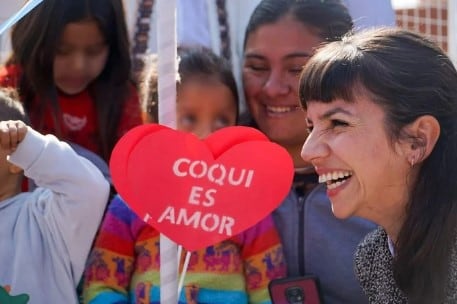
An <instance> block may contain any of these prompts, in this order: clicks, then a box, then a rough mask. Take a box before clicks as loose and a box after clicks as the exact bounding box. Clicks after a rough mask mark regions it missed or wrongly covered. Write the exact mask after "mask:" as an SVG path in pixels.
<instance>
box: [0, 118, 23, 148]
mask: <svg viewBox="0 0 457 304" xmlns="http://www.w3.org/2000/svg"><path fill="white" fill-rule="evenodd" d="M26 133H27V126H26V124H25V123H23V122H22V121H20V120H6V121H0V148H1V149H3V150H6V151H8V152H9V153H11V152H14V151H15V150H16V148H17V145H18V144H19V143H20V142H21V141H22V140H23V139H24V137H25V134H26Z"/></svg>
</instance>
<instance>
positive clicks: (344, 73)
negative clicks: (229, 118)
mask: <svg viewBox="0 0 457 304" xmlns="http://www.w3.org/2000/svg"><path fill="white" fill-rule="evenodd" d="M360 93H362V94H363V93H366V94H369V96H371V98H372V100H373V101H374V102H375V103H376V104H378V105H379V106H380V107H382V108H383V109H384V111H385V113H386V118H385V129H386V133H387V134H388V136H389V137H390V139H391V142H392V144H393V143H394V142H395V141H398V140H407V141H411V143H412V144H415V145H416V146H417V147H423V143H422V142H421V140H420V139H419V138H415V137H412V136H411V135H410V134H407V132H406V131H404V130H405V129H404V127H405V126H407V125H408V124H410V123H412V122H414V121H415V120H416V119H417V118H418V117H421V116H423V115H431V116H433V117H435V118H436V119H437V121H438V122H439V124H440V128H441V133H440V136H439V138H438V141H437V143H436V145H435V147H434V149H433V151H432V152H431V154H430V155H429V156H428V157H427V158H426V159H425V160H424V161H423V162H422V163H421V164H420V169H419V170H420V171H419V174H418V177H417V180H416V181H415V184H414V188H413V190H412V193H411V196H410V198H409V202H408V204H407V207H406V218H405V221H404V223H403V225H402V228H401V230H400V232H399V235H398V239H397V241H396V243H395V258H394V265H393V269H394V277H395V280H396V282H397V284H398V286H399V287H400V289H401V290H402V291H403V292H404V293H405V294H406V295H407V296H408V298H409V302H410V303H443V301H444V291H445V288H446V287H447V279H448V277H449V276H448V272H449V263H450V256H451V248H452V246H455V242H456V223H457V188H456V186H455V181H454V179H453V178H452V177H453V176H457V119H456V117H457V71H456V69H455V67H454V66H453V64H452V62H451V61H450V60H449V58H448V57H447V56H446V55H445V54H444V52H443V51H442V50H441V49H440V48H438V47H437V46H436V45H435V44H434V43H433V42H431V41H429V40H427V39H426V38H424V37H421V36H420V35H418V34H414V33H412V32H408V31H405V30H401V29H378V30H372V31H366V32H364V33H360V34H356V35H354V36H348V37H346V38H344V39H343V40H342V41H338V42H333V43H330V44H328V45H326V46H324V47H323V48H322V49H320V50H319V51H318V52H317V53H316V54H315V55H314V56H313V57H312V58H311V59H310V60H309V61H308V63H307V65H306V66H305V68H304V71H303V73H302V75H301V79H300V92H299V95H300V101H301V103H302V105H303V107H305V108H306V104H307V103H309V102H325V103H328V102H332V101H333V100H335V99H343V100H345V101H347V102H353V101H354V100H355V97H356V96H357V94H360Z"/></svg>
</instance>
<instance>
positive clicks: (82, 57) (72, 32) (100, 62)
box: [53, 21, 109, 95]
mask: <svg viewBox="0 0 457 304" xmlns="http://www.w3.org/2000/svg"><path fill="white" fill-rule="evenodd" d="M108 53H109V47H108V45H107V43H106V41H105V38H104V37H103V34H102V32H101V31H100V29H99V28H98V26H97V23H96V22H95V21H81V22H75V23H69V24H67V25H66V26H65V27H64V30H63V32H62V37H61V40H60V43H59V45H58V47H57V53H56V56H55V58H54V71H53V72H54V82H55V84H56V86H57V88H59V90H61V91H62V92H64V93H65V94H68V95H74V94H78V93H80V92H82V91H83V90H84V89H86V87H87V86H88V85H89V84H90V83H91V82H92V81H93V80H94V79H95V78H97V77H98V76H99V75H100V73H101V72H102V71H103V68H104V67H105V64H106V60H107V58H108Z"/></svg>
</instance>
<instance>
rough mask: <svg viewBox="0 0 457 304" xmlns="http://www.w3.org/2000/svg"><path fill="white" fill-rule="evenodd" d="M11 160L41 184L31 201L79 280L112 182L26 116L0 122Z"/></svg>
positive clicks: (38, 219) (45, 233) (33, 212)
mask: <svg viewBox="0 0 457 304" xmlns="http://www.w3.org/2000/svg"><path fill="white" fill-rule="evenodd" d="M0 130H1V133H0V134H1V143H2V147H3V148H9V151H10V152H12V153H11V154H10V156H9V161H10V162H12V163H13V164H15V165H16V166H19V167H21V168H22V169H24V174H25V175H26V176H27V177H30V178H32V179H33V180H34V181H35V182H36V184H37V185H38V186H39V187H41V188H40V189H37V190H36V191H38V192H36V195H37V197H38V199H37V201H36V202H34V203H33V204H30V205H29V206H27V208H29V210H30V214H31V217H32V218H33V220H34V221H35V222H36V223H38V224H39V225H40V227H42V228H40V229H42V234H43V242H48V243H49V244H50V245H49V246H50V247H51V246H52V249H53V250H57V251H58V253H59V254H57V255H56V256H58V258H59V259H61V262H63V263H64V265H68V267H70V269H69V271H70V272H71V273H72V275H73V279H74V283H75V286H76V285H77V284H78V281H79V279H80V277H81V274H82V272H83V269H84V264H85V261H86V258H87V255H88V253H89V250H90V247H91V244H92V240H93V238H94V236H95V233H96V231H97V227H98V225H99V223H100V221H101V218H102V215H103V211H104V209H105V206H106V203H107V200H108V193H109V185H108V183H107V182H106V180H105V179H104V177H103V175H102V174H101V173H100V171H99V170H98V169H97V168H96V167H94V165H92V163H90V162H89V161H88V160H86V159H85V158H83V157H80V156H78V155H77V154H76V153H75V152H74V151H73V149H72V148H71V147H70V146H69V145H68V144H66V143H64V142H61V141H59V140H58V139H57V138H56V137H54V136H52V135H47V136H44V135H41V134H40V133H38V132H36V131H35V130H33V129H31V128H30V127H26V126H25V124H23V123H22V122H11V121H10V122H0Z"/></svg>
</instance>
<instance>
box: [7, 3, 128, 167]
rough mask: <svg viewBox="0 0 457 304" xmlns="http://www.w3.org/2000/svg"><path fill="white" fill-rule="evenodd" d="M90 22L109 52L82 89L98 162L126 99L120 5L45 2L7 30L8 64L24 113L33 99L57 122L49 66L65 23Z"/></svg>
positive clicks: (124, 28) (124, 31)
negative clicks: (17, 73) (16, 73)
mask: <svg viewBox="0 0 457 304" xmlns="http://www.w3.org/2000/svg"><path fill="white" fill-rule="evenodd" d="M80 21H95V22H96V23H97V25H98V26H99V29H100V31H101V33H102V34H103V36H104V38H105V39H106V43H107V45H108V47H109V56H108V59H107V62H106V64H105V67H104V69H103V71H102V72H101V74H100V75H99V76H98V77H97V79H95V80H94V81H93V83H91V84H90V85H89V87H88V89H89V92H90V95H91V96H92V97H93V98H94V101H95V106H96V109H97V115H98V124H99V135H100V139H101V147H102V154H103V157H104V158H105V159H106V158H108V157H109V154H110V151H111V150H112V148H113V146H114V144H115V141H116V139H117V138H116V132H117V129H118V128H117V126H118V124H119V121H120V118H121V114H122V111H123V109H124V104H125V102H126V100H127V99H128V96H129V94H130V83H129V79H130V66H131V62H130V50H129V42H128V32H127V26H126V24H125V16H124V8H123V5H122V0H46V1H43V3H41V4H40V5H39V6H38V7H37V8H36V9H35V10H34V11H32V12H31V13H29V14H28V15H27V16H26V17H24V18H23V19H22V20H21V21H19V22H18V23H17V24H16V26H15V27H14V28H13V31H12V35H11V43H12V48H13V54H12V57H11V58H10V60H9V62H8V63H9V64H18V65H19V66H20V68H21V69H22V76H21V79H20V80H19V85H18V90H19V94H20V95H21V99H22V101H23V103H24V105H25V108H26V110H27V111H30V110H31V107H32V104H33V103H34V101H35V99H37V98H39V101H40V103H39V104H40V106H39V107H40V108H38V109H37V111H40V112H44V111H45V108H46V107H47V106H50V107H51V109H53V115H54V121H55V125H56V128H57V131H56V132H57V133H58V134H57V135H59V133H60V130H59V125H58V124H57V123H56V122H57V117H58V114H59V111H60V109H59V107H58V103H57V89H56V87H55V84H54V79H53V62H54V57H55V55H56V51H57V46H58V44H59V40H60V37H61V35H62V32H63V29H64V27H65V26H66V25H67V24H68V23H74V22H80ZM37 127H38V128H39V127H40V126H37Z"/></svg>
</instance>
